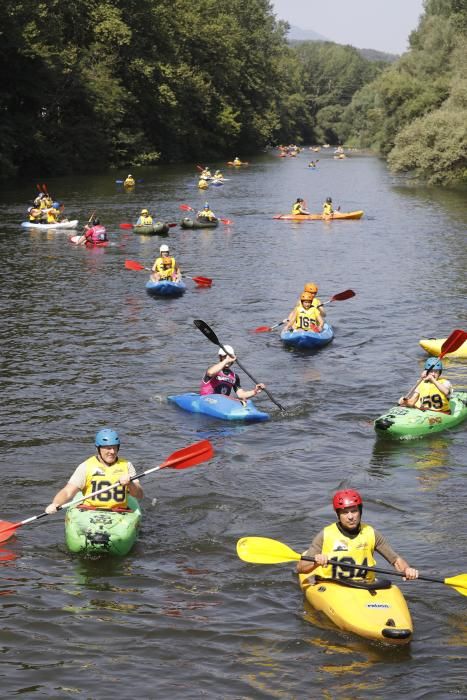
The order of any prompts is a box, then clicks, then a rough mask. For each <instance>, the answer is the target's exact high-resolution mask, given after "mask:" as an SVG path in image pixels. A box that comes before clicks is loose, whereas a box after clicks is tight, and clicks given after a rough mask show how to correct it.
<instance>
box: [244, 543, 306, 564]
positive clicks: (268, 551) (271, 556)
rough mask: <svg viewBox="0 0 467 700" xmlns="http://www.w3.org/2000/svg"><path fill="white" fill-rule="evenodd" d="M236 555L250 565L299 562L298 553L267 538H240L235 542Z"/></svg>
mask: <svg viewBox="0 0 467 700" xmlns="http://www.w3.org/2000/svg"><path fill="white" fill-rule="evenodd" d="M237 554H238V556H239V557H240V559H243V561H247V562H249V563H250V564H282V563H283V562H287V561H299V560H300V554H298V552H294V550H293V549H290V547H287V545H286V544H282V542H278V541H277V540H271V539H269V537H242V539H240V540H238V542H237Z"/></svg>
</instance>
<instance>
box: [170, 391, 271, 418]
mask: <svg viewBox="0 0 467 700" xmlns="http://www.w3.org/2000/svg"><path fill="white" fill-rule="evenodd" d="M167 398H168V400H169V401H172V402H173V403H175V404H177V406H179V407H180V408H183V410H184V411H189V412H190V413H203V414H204V415H206V416H211V418H220V419H221V420H243V421H263V420H269V413H264V412H263V411H259V410H258V409H257V408H256V406H255V405H254V403H253V401H251V399H248V400H247V402H246V406H244V405H243V404H242V402H241V401H239V400H238V399H231V398H229V397H228V396H224V394H206V395H205V396H200V394H195V392H190V393H188V394H178V395H177V396H168V397H167Z"/></svg>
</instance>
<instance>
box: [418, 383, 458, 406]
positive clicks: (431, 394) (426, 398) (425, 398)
mask: <svg viewBox="0 0 467 700" xmlns="http://www.w3.org/2000/svg"><path fill="white" fill-rule="evenodd" d="M437 381H438V382H439V383H440V384H441V383H444V381H445V380H443V379H437ZM417 392H418V399H417V402H416V404H415V405H416V406H417V408H422V407H423V408H429V409H430V411H442V412H444V413H450V412H451V409H450V407H449V399H448V397H447V396H445V395H444V394H443V393H442V392H441V391H439V389H437V388H436V386H435V385H434V384H432V383H431V382H422V383H421V384H419V385H418V387H417Z"/></svg>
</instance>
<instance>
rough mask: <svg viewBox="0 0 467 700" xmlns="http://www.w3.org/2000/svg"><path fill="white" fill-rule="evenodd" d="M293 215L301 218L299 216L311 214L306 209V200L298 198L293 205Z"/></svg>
mask: <svg viewBox="0 0 467 700" xmlns="http://www.w3.org/2000/svg"><path fill="white" fill-rule="evenodd" d="M291 213H292V214H293V215H294V216H299V215H300V216H301V215H302V214H309V213H310V212H309V211H308V209H307V208H306V205H305V200H304V199H302V198H301V197H297V201H296V202H295V204H293V205H292V211H291Z"/></svg>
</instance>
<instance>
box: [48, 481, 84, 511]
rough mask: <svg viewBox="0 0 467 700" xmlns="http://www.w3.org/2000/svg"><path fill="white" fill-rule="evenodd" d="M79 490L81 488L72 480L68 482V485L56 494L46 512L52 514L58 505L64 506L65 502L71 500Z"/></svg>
mask: <svg viewBox="0 0 467 700" xmlns="http://www.w3.org/2000/svg"><path fill="white" fill-rule="evenodd" d="M78 491H79V488H78V487H77V486H74V485H73V484H72V483H71V482H68V483H67V484H66V486H64V487H63V488H62V489H60V491H59V492H58V493H57V494H55V496H54V499H53V501H52V503H50V504H49V505H48V506H47V508H46V509H45V512H46V513H48V514H49V515H52V513H56V512H57V508H58V506H62V505H63V504H64V503H67V502H68V501H71V500H72V499H73V498H74V497H75V496H76V494H77V493H78Z"/></svg>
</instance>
